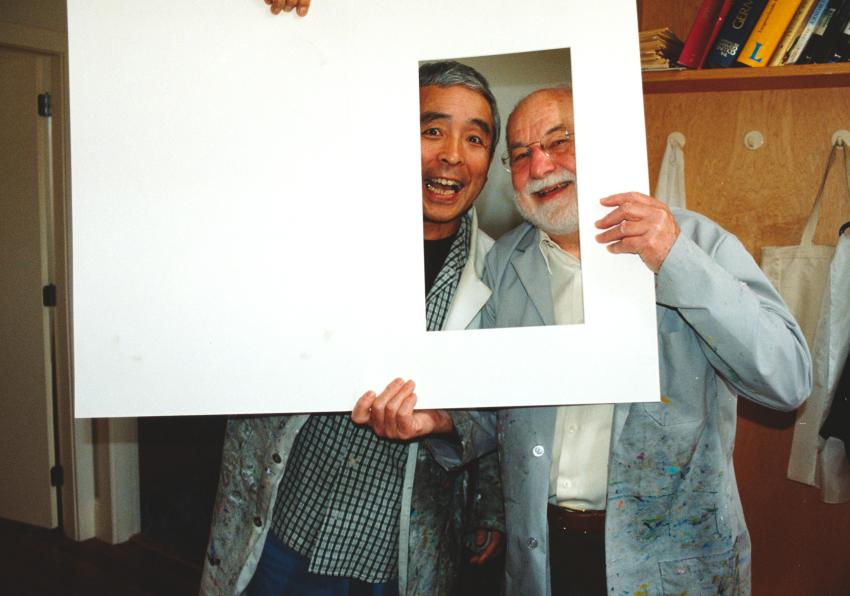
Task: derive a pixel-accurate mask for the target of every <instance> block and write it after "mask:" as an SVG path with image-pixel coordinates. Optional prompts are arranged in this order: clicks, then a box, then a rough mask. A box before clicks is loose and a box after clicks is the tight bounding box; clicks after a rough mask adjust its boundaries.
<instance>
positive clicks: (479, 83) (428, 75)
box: [419, 60, 502, 159]
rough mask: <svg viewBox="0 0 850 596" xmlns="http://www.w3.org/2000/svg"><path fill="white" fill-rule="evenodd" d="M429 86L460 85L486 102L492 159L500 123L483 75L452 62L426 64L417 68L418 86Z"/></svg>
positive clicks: (493, 98) (468, 67)
mask: <svg viewBox="0 0 850 596" xmlns="http://www.w3.org/2000/svg"><path fill="white" fill-rule="evenodd" d="M429 85H436V86H438V87H453V86H455V85H460V86H461V87H466V88H467V89H470V90H472V91H475V92H476V93H480V94H481V95H482V96H483V97H484V99H486V100H487V103H488V104H489V106H490V113H491V114H492V115H493V143H492V145H491V146H490V159H493V153H495V151H496V145H498V144H499V133H500V131H501V126H502V122H501V120H500V119H499V107H498V106H497V105H496V98H495V97H494V96H493V92H492V91H490V83H488V82H487V79H485V78H484V75H482V74H481V73H480V72H478V71H477V70H475V69H474V68H472V67H471V66H467V65H466V64H461V63H460V62H456V61H454V60H446V61H442V62H427V63H425V64H422V65H420V66H419V86H420V87H427V86H429Z"/></svg>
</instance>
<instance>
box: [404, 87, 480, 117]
mask: <svg viewBox="0 0 850 596" xmlns="http://www.w3.org/2000/svg"><path fill="white" fill-rule="evenodd" d="M419 111H420V113H425V112H435V111H436V112H441V113H443V114H446V115H448V116H450V117H453V116H459V117H463V119H471V118H480V119H482V120H485V121H487V122H490V123H492V121H493V115H492V114H491V113H490V104H489V103H488V102H487V99H486V98H485V97H484V96H483V95H482V94H481V93H479V92H478V91H475V90H474V89H470V88H468V87H465V86H463V85H449V86H445V87H444V86H441V85H426V86H425V87H420V88H419Z"/></svg>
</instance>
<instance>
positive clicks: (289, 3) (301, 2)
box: [265, 0, 310, 17]
mask: <svg viewBox="0 0 850 596" xmlns="http://www.w3.org/2000/svg"><path fill="white" fill-rule="evenodd" d="M265 2H266V4H268V5H269V6H271V7H272V14H280V11H281V10H282V11H283V12H290V11H291V10H292V9H293V8H294V9H295V12H296V14H298V16H299V17H303V16H306V14H307V11H308V10H310V0H265Z"/></svg>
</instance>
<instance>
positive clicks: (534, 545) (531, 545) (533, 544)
mask: <svg viewBox="0 0 850 596" xmlns="http://www.w3.org/2000/svg"><path fill="white" fill-rule="evenodd" d="M528 548H530V549H532V550H534V549H535V548H537V538H529V539H528Z"/></svg>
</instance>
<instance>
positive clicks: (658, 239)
mask: <svg viewBox="0 0 850 596" xmlns="http://www.w3.org/2000/svg"><path fill="white" fill-rule="evenodd" d="M574 131H575V127H574V123H573V109H572V94H571V93H570V91H569V90H566V89H543V90H540V91H536V92H535V93H532V94H531V95H529V96H528V97H526V98H525V99H524V100H522V101H521V102H520V103H519V104H518V105H517V107H516V109H515V110H514V111H513V113H512V114H511V116H510V118H509V119H508V125H507V135H506V136H507V140H508V152H507V154H506V155H505V157H504V162H505V165H506V167H507V168H508V169H509V170H510V173H511V181H512V185H513V189H514V195H515V200H516V203H517V207H518V208H519V209H520V211H521V212H522V213H523V215H524V216H525V218H526V219H527V222H526V223H523V224H521V225H520V226H519V227H517V228H516V229H514V230H512V231H511V232H508V233H507V234H505V235H504V236H503V237H502V238H500V239H499V241H498V242H497V243H496V245H495V246H494V248H493V249H492V250H491V251H490V253H489V254H488V256H487V268H486V272H485V275H484V281H485V282H486V283H487V284H488V286H489V287H490V288H491V289H492V296H491V298H490V301H489V302H488V304H487V306H486V307H485V310H484V313H483V317H482V326H483V327H521V326H537V325H552V324H568V323H578V322H581V321H582V318H583V311H582V292H581V252H580V244H579V225H578V223H579V222H578V210H577V208H576V201H577V191H576V152H575V136H574ZM601 203H602V204H603V205H605V206H607V207H611V208H612V210H611V211H610V212H609V213H608V214H607V215H606V216H605V217H603V218H602V219H600V220H599V221H598V222H596V226H597V228H599V229H600V230H602V231H601V233H600V234H598V235H597V237H596V239H597V241H598V242H601V243H604V244H607V245H608V249H609V251H610V252H612V253H633V254H637V255H639V256H640V258H641V259H642V260H643V262H644V264H645V265H646V266H647V267H648V268H649V269H650V270H651V271H652V272H653V273H654V274H655V275H656V303H657V306H656V318H657V324H658V350H659V363H660V375H661V399H660V401H659V402H655V403H633V404H628V403H624V404H617V405H612V404H594V405H571V406H562V407H532V408H529V407H526V408H505V409H502V410H499V411H498V412H497V413H493V412H474V411H456V412H451V413H450V412H447V411H445V410H431V411H428V410H423V411H418V412H417V411H414V409H413V407H414V405H415V401H416V397H415V393H414V386H413V384H412V382H408V383H402V382H401V381H400V380H396V381H394V382H393V383H391V384H390V385H389V386H388V387H387V389H385V390H384V392H382V393H381V395H379V396H376V395H375V394H374V393H371V392H370V393H367V394H366V395H364V396H363V397H362V398H361V399H360V400H359V401H358V403H357V405H356V406H355V408H354V411H353V413H352V418H353V419H354V420H355V421H357V422H360V423H364V424H365V423H368V424H370V425H371V426H372V427H373V428H374V430H375V432H376V433H378V434H379V435H381V436H385V437H390V438H396V439H403V440H406V439H410V438H413V437H421V436H424V435H427V434H431V433H450V432H455V433H457V435H458V436H459V437H460V439H461V441H459V442H457V443H455V444H451V443H449V442H448V441H440V442H435V443H434V445H433V446H432V447H433V449H434V450H435V451H434V452H435V453H437V451H436V450H437V449H438V447H439V446H441V445H442V446H443V447H447V449H446V450H445V451H440V453H441V454H442V455H441V461H444V463H446V464H447V465H449V466H451V465H452V464H454V463H456V462H458V461H467V460H469V459H470V458H474V457H475V456H476V455H477V454H478V453H485V452H487V450H489V449H492V448H493V447H494V446H495V444H496V443H498V447H499V455H500V462H501V466H502V482H503V484H504V494H505V518H506V521H507V541H506V542H507V564H506V568H505V582H506V585H505V589H506V592H507V593H508V594H522V595H523V596H531V595H540V596H546V595H548V594H554V595H557V596H562V595H570V596H588V595H592V596H597V595H598V596H602V595H605V594H647V595H649V594H685V593H687V594H741V595H745V594H749V593H750V539H749V534H748V532H747V527H746V523H745V522H744V516H743V512H742V509H741V501H740V498H739V496H738V488H737V484H736V481H735V471H734V467H733V462H732V449H733V445H734V439H735V415H736V406H737V400H736V397H737V396H738V395H741V396H743V397H745V398H747V399H750V400H752V401H755V402H757V403H759V404H762V405H765V406H767V407H770V408H774V409H777V410H791V409H793V408H795V407H797V406H798V405H800V403H802V401H803V400H804V399H805V398H806V396H807V395H808V394H809V389H810V387H811V357H810V355H809V351H808V348H807V347H806V342H805V339H804V338H803V334H802V332H801V331H800V328H799V326H798V325H797V323H796V322H795V321H794V318H793V317H792V316H791V314H790V313H789V312H788V309H787V307H786V306H785V304H784V303H783V302H782V299H781V298H780V297H779V295H778V294H777V293H776V291H775V290H774V289H773V288H772V287H771V285H770V283H769V282H768V281H767V279H766V278H765V277H764V275H763V274H762V272H761V270H760V269H759V268H758V266H757V265H756V264H755V262H753V260H752V258H751V257H750V255H749V254H748V253H747V251H746V250H745V249H744V247H743V246H742V245H741V243H740V242H738V240H737V239H736V238H735V237H734V236H732V235H731V234H729V233H728V232H726V231H725V230H723V229H722V228H720V227H719V226H718V225H717V224H715V223H714V222H712V221H710V220H708V219H707V218H705V217H702V216H700V215H698V214H696V213H692V212H690V211H686V210H683V209H672V210H671V209H669V208H668V207H667V206H666V205H664V204H663V203H661V202H660V201H658V200H656V199H655V198H653V197H649V196H646V195H643V194H640V193H634V192H632V193H622V194H617V195H613V196H610V197H606V198H604V199H602V200H601ZM611 364H612V369H613V370H616V362H612V363H611ZM599 382H600V383H604V382H605V379H604V378H600V379H599ZM562 390H563V391H564V392H565V395H566V394H567V393H568V392H571V391H572V392H573V393H575V392H576V391H579V392H588V391H592V390H593V388H592V387H581V388H573V387H571V386H570V379H569V377H565V378H564V385H563V388H562ZM574 399H575V401H576V402H578V403H581V401H582V395H581V394H578V395H574ZM521 403H522V397H518V398H517V405H520V404H521ZM444 436H445V435H444Z"/></svg>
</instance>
